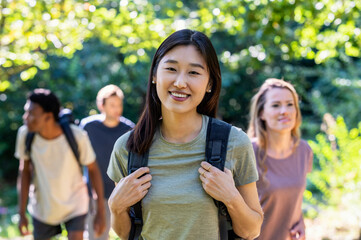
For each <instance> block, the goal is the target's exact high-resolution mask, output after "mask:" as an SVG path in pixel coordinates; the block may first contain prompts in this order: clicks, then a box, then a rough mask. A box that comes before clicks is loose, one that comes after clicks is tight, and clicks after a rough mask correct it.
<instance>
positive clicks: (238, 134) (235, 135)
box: [229, 126, 252, 147]
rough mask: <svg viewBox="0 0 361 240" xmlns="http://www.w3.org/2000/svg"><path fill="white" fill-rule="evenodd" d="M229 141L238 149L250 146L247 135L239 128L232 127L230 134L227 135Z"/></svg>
mask: <svg viewBox="0 0 361 240" xmlns="http://www.w3.org/2000/svg"><path fill="white" fill-rule="evenodd" d="M229 141H230V142H231V143H234V144H236V145H239V146H240V147H250V146H252V143H251V140H250V139H249V137H248V136H247V134H246V133H245V132H244V131H243V130H242V129H241V128H239V127H235V126H232V128H231V132H230V134H229Z"/></svg>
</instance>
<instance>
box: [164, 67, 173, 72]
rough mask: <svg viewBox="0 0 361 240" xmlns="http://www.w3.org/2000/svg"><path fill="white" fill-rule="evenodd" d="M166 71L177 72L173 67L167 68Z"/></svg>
mask: <svg viewBox="0 0 361 240" xmlns="http://www.w3.org/2000/svg"><path fill="white" fill-rule="evenodd" d="M165 69H166V70H168V71H172V72H173V71H175V68H172V67H167V68H165Z"/></svg>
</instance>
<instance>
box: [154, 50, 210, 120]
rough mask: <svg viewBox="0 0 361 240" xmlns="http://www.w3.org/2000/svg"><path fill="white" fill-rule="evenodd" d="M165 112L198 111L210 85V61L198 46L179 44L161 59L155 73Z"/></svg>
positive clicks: (155, 80) (162, 107)
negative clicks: (200, 51) (203, 55)
mask: <svg viewBox="0 0 361 240" xmlns="http://www.w3.org/2000/svg"><path fill="white" fill-rule="evenodd" d="M153 80H154V82H155V84H156V89H157V94H158V97H159V99H160V101H161V104H162V106H161V109H162V115H163V116H164V115H166V114H170V113H178V114H179V113H180V114H185V113H197V106H198V105H199V104H200V103H201V101H202V99H203V97H204V95H205V93H206V91H207V90H209V89H211V86H209V72H208V67H207V64H206V62H205V60H204V58H203V57H202V55H201V54H200V53H199V52H198V50H197V49H196V47H195V46H193V45H187V46H177V47H175V48H173V49H172V50H170V51H169V52H168V53H167V54H165V55H164V57H163V58H162V59H161V61H160V63H159V65H158V68H157V73H156V76H155V77H154V79H153Z"/></svg>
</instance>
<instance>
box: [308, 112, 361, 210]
mask: <svg viewBox="0 0 361 240" xmlns="http://www.w3.org/2000/svg"><path fill="white" fill-rule="evenodd" d="M325 119H326V124H327V125H328V129H327V134H321V133H320V134H317V136H316V141H309V144H310V146H311V148H312V150H313V152H314V156H315V164H314V170H313V171H312V172H311V173H310V174H309V180H310V182H311V184H312V185H313V186H312V185H311V189H312V188H315V189H313V191H312V190H311V191H312V192H314V193H315V194H314V195H313V196H314V197H315V198H316V199H317V200H318V201H320V202H323V203H324V204H328V205H329V206H338V205H339V204H340V203H341V199H342V198H343V197H345V196H346V195H350V194H353V193H356V192H359V190H360V187H361V165H360V161H361V122H360V123H359V125H358V128H352V129H350V130H348V129H347V126H346V124H345V122H344V119H343V118H342V117H338V118H337V120H336V122H334V121H333V119H332V118H331V117H330V116H329V115H328V116H327V115H326V118H325ZM317 192H318V194H317ZM306 196H308V199H309V200H311V196H312V195H310V194H309V193H308V194H306ZM358 196H359V195H358ZM316 202H317V201H316ZM358 202H359V203H360V199H358Z"/></svg>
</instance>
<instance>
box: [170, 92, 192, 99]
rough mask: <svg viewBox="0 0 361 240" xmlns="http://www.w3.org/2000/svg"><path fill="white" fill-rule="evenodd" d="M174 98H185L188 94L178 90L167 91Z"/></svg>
mask: <svg viewBox="0 0 361 240" xmlns="http://www.w3.org/2000/svg"><path fill="white" fill-rule="evenodd" d="M169 93H170V94H171V95H172V96H173V97H175V98H187V97H188V96H189V95H188V94H185V93H180V92H169Z"/></svg>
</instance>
